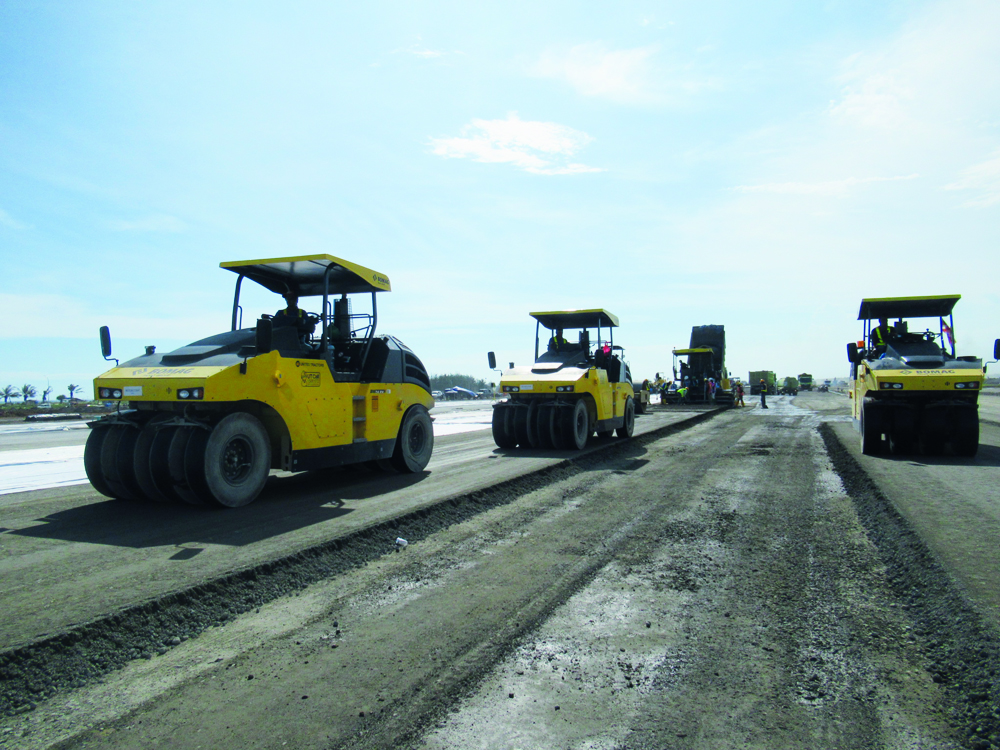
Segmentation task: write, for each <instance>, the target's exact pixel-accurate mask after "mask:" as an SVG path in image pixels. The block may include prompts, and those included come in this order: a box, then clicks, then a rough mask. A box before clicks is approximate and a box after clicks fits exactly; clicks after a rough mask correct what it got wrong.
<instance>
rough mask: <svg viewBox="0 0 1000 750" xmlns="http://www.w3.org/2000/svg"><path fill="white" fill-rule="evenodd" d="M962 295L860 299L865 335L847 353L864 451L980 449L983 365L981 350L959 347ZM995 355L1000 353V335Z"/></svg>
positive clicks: (962, 453) (966, 452) (935, 452)
mask: <svg viewBox="0 0 1000 750" xmlns="http://www.w3.org/2000/svg"><path fill="white" fill-rule="evenodd" d="M959 299H961V296H960V295H957V294H949V295H938V296H925V297H880V298H869V299H863V300H862V301H861V308H860V310H859V312H858V320H859V321H862V324H863V326H862V338H861V340H859V341H857V342H851V343H849V344H848V345H847V357H848V360H849V361H850V363H851V380H850V383H849V390H848V395H849V397H850V399H851V407H852V416H853V418H854V422H855V425H856V427H857V429H858V431H859V432H860V434H861V451H862V452H863V453H865V454H868V455H876V454H879V453H882V452H884V451H885V450H886V449H888V450H889V451H890V452H891V453H893V454H896V455H905V454H911V453H915V452H920V453H923V454H926V455H938V454H941V453H943V452H945V451H946V450H948V449H949V448H950V451H951V452H952V453H954V454H955V455H959V456H974V455H976V453H977V451H978V449H979V393H980V391H981V390H982V387H983V382H984V381H985V375H986V371H985V367H984V366H983V360H982V359H981V358H979V357H976V356H959V355H957V354H956V351H955V324H954V317H953V313H952V311H953V309H954V307H955V304H956V303H957V302H958V301H959ZM891 320H894V321H895V322H893V323H892V324H891V325H890V324H889V321H891ZM928 320H929V321H930V325H927V321H928ZM873 321H875V323H877V325H873ZM880 321H883V322H880ZM917 321H919V323H918V324H917V325H915V326H914V330H910V325H911V324H912V323H916V322H917ZM921 326H924V330H922V331H921V330H919V328H920V327H921ZM993 356H994V358H998V356H1000V340H998V341H997V342H995V343H994V351H993Z"/></svg>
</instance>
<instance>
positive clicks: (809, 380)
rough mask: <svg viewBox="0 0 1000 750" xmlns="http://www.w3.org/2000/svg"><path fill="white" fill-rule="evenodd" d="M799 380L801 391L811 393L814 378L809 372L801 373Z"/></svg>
mask: <svg viewBox="0 0 1000 750" xmlns="http://www.w3.org/2000/svg"><path fill="white" fill-rule="evenodd" d="M798 380H799V390H800V391H811V390H812V389H813V376H812V375H810V374H809V373H808V372H803V373H800V374H799V378H798Z"/></svg>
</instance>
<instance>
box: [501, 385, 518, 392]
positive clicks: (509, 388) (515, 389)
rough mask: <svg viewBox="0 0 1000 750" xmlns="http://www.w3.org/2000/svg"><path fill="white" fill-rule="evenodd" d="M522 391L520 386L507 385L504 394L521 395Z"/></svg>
mask: <svg viewBox="0 0 1000 750" xmlns="http://www.w3.org/2000/svg"><path fill="white" fill-rule="evenodd" d="M520 390H521V388H520V387H519V386H516V385H505V386H504V387H503V392H504V393H519V392H520Z"/></svg>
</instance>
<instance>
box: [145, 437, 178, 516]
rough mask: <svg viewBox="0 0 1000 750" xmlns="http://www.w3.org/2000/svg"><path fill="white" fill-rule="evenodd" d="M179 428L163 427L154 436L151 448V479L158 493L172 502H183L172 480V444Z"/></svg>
mask: <svg viewBox="0 0 1000 750" xmlns="http://www.w3.org/2000/svg"><path fill="white" fill-rule="evenodd" d="M177 429H178V428H177V427H163V428H161V429H159V430H157V431H156V434H155V435H153V441H152V443H151V444H150V446H149V479H150V482H152V484H153V486H154V487H156V490H157V492H159V493H160V495H162V496H163V497H165V498H167V499H168V500H169V501H171V502H175V503H179V502H182V500H181V496H180V495H178V494H177V491H176V490H175V489H174V481H173V479H171V478H170V461H169V456H170V443H171V442H173V439H174V435H175V434H176V433H177Z"/></svg>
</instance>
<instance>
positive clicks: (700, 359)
mask: <svg viewBox="0 0 1000 750" xmlns="http://www.w3.org/2000/svg"><path fill="white" fill-rule="evenodd" d="M672 353H673V357H674V382H676V383H677V385H678V387H679V388H681V387H686V388H687V389H688V390H687V395H686V400H687V401H688V402H689V403H707V402H708V401H709V400H710V399H709V390H710V388H709V380H714V381H715V384H716V390H715V395H714V401H715V403H716V404H719V405H720V406H732V405H733V401H734V399H733V392H732V383H731V382H730V380H729V372H728V371H727V370H726V328H725V326H721V325H703V326H694V327H693V328H692V329H691V343H690V345H689V346H688V348H686V349H674V350H672ZM677 400H678V398H677V396H676V393H675V392H673V393H670V394H668V395H667V399H666V401H667V403H671V402H676V401H677Z"/></svg>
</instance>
